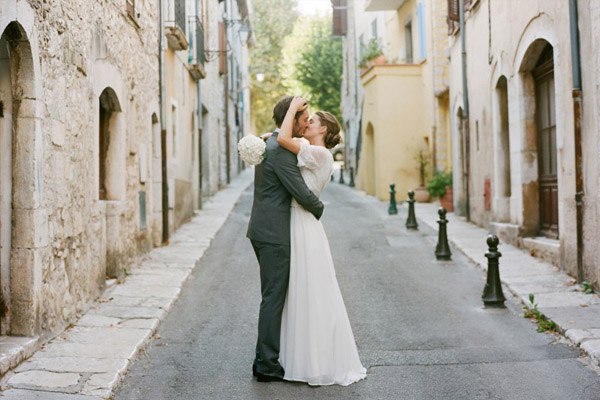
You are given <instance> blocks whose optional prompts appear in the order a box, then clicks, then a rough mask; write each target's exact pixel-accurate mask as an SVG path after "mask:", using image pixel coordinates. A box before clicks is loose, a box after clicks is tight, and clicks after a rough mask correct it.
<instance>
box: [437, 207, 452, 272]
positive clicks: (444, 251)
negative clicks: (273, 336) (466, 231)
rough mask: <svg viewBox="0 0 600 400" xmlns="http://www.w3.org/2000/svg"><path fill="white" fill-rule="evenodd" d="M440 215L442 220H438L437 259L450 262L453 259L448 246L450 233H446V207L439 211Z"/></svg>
mask: <svg viewBox="0 0 600 400" xmlns="http://www.w3.org/2000/svg"><path fill="white" fill-rule="evenodd" d="M438 215H439V216H440V219H439V220H438V222H437V223H438V225H439V226H440V227H439V230H438V242H437V246H436V247H435V258H437V259H438V260H446V261H447V260H450V259H451V257H452V252H451V251H450V246H449V245H448V233H447V231H446V225H448V220H447V219H446V209H445V208H444V207H440V208H439V210H438Z"/></svg>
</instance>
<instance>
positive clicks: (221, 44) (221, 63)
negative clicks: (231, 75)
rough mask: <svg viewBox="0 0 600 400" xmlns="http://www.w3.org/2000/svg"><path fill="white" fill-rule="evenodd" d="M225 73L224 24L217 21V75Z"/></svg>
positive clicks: (225, 42)
mask: <svg viewBox="0 0 600 400" xmlns="http://www.w3.org/2000/svg"><path fill="white" fill-rule="evenodd" d="M226 73H227V38H226V37H225V24H224V23H223V21H219V75H225V74H226Z"/></svg>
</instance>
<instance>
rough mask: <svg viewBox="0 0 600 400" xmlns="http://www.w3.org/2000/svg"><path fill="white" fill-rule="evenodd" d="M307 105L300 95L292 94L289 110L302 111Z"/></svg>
mask: <svg viewBox="0 0 600 400" xmlns="http://www.w3.org/2000/svg"><path fill="white" fill-rule="evenodd" d="M307 107H308V104H306V99H304V98H303V97H301V96H294V98H293V99H292V102H291V103H290V110H293V111H294V112H299V111H304V110H305V109H306V108H307Z"/></svg>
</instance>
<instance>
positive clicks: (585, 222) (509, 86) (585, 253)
mask: <svg viewBox="0 0 600 400" xmlns="http://www.w3.org/2000/svg"><path fill="white" fill-rule="evenodd" d="M448 4H449V8H448V21H449V53H450V61H451V72H450V109H451V120H452V123H451V125H452V130H453V150H454V151H453V154H454V165H455V168H454V186H455V187H454V193H455V201H456V206H457V209H458V210H461V211H462V213H463V214H465V215H466V216H467V217H468V218H469V219H470V220H471V221H473V222H474V223H476V224H479V225H482V226H485V227H488V228H489V229H490V230H491V231H493V232H496V233H498V234H499V236H500V237H501V239H503V240H504V241H505V242H509V243H512V244H515V245H518V246H521V247H523V248H525V249H528V250H529V251H530V252H531V253H532V254H535V255H538V256H540V257H543V258H545V259H547V260H549V261H551V262H553V263H554V264H556V265H557V266H559V267H560V268H561V269H562V270H564V271H566V272H568V273H569V274H571V275H572V276H574V277H577V278H578V279H579V280H583V279H588V280H590V281H592V282H596V283H597V282H598V279H599V278H600V269H599V268H598V267H597V263H596V262H595V260H597V256H598V251H599V249H598V245H597V242H598V240H597V238H598V232H599V231H598V227H599V226H600V224H599V223H598V222H599V218H598V217H599V214H598V210H597V208H598V207H597V202H598V176H599V174H598V165H597V161H596V160H597V158H598V157H597V154H598V150H599V148H598V146H599V143H598V139H597V136H598V135H597V132H598V128H599V127H598V122H597V121H598V118H597V116H598V110H597V106H596V102H597V99H598V98H599V97H598V95H599V93H598V79H599V78H598V48H597V46H596V45H595V41H594V35H595V34H596V33H597V32H598V26H599V25H598V22H600V18H599V16H600V8H599V6H598V5H597V4H595V2H576V1H574V2H569V1H561V2H548V1H541V0H538V1H528V2H520V1H514V0H507V1H503V2H493V1H489V0H465V2H464V4H463V7H461V3H460V2H459V0H452V1H450V2H449V3H448ZM573 6H575V7H573ZM461 8H462V10H464V14H463V15H464V18H463V20H464V26H462V27H461V15H460V14H461ZM574 11H578V15H579V19H577V16H576V13H574ZM571 26H573V27H575V29H574V30H571V29H570V28H571ZM578 33H580V43H581V53H580V55H579V56H577V52H576V51H575V53H572V51H573V50H574V49H575V50H576V48H577V45H576V43H577V34H578ZM462 39H464V42H465V46H464V52H465V54H466V57H465V65H466V69H465V71H464V72H463V68H462V65H463V56H462V52H463V47H462V45H461V40H462ZM580 60H585V62H584V63H581V61H580ZM578 65H581V67H580V68H578V67H577V66H578ZM579 69H581V72H582V74H581V76H582V77H583V86H581V85H580V86H579V87H578V88H577V87H576V81H575V80H574V78H573V77H574V76H575V75H576V74H577V72H578V70H579ZM465 89H466V90H465ZM579 93H583V102H582V103H580V102H579V101H578V94H579ZM579 105H581V106H582V110H584V112H583V113H582V112H581V109H578V107H579ZM579 125H581V126H582V127H583V128H582V129H581V131H580V130H579V129H578V128H577V127H578V126H579ZM578 154H580V155H581V157H579V156H578ZM579 160H581V162H579ZM576 194H579V195H578V196H576ZM577 198H581V199H582V201H581V202H580V203H579V204H580V205H581V206H580V207H578V201H577ZM578 255H580V257H578Z"/></svg>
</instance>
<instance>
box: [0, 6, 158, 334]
mask: <svg viewBox="0 0 600 400" xmlns="http://www.w3.org/2000/svg"><path fill="white" fill-rule="evenodd" d="M3 3H4V2H3ZM138 4H140V5H141V6H138V7H140V8H139V9H138V10H137V12H138V13H139V18H136V20H135V21H134V20H133V19H132V18H130V17H129V16H128V15H127V13H126V10H125V2H113V1H93V2H90V1H87V0H73V1H68V2H66V1H52V0H49V1H48V0H44V1H41V0H30V1H24V0H18V1H14V0H9V1H8V4H6V3H5V4H4V5H2V7H1V8H0V18H1V19H0V21H2V26H0V30H2V31H4V30H5V29H6V27H7V24H8V23H10V21H17V23H19V25H20V26H25V27H26V29H24V31H25V32H26V34H27V39H28V40H29V41H30V44H31V47H32V48H33V49H34V50H37V52H36V54H34V55H33V58H34V59H35V60H36V61H37V60H39V70H35V71H34V73H33V74H32V75H31V78H32V80H33V82H31V83H32V84H33V85H34V86H35V87H38V88H39V92H37V94H36V98H35V100H36V102H37V103H36V104H35V106H36V107H38V115H37V117H38V119H37V120H36V121H35V123H36V124H39V130H40V132H41V142H40V143H39V145H41V146H40V149H39V151H37V150H36V151H35V152H34V151H32V150H33V148H34V147H35V146H36V145H37V144H36V143H34V142H33V141H30V142H22V143H21V142H19V143H18V146H23V147H24V148H29V149H31V150H25V152H31V153H32V154H33V155H34V157H37V158H35V159H34V162H35V165H36V168H37V172H39V176H38V178H39V179H40V181H39V182H36V183H35V185H33V186H31V185H29V186H27V185H26V183H23V182H20V181H19V180H18V179H17V180H13V182H12V184H13V193H14V195H17V194H18V193H19V192H20V191H21V190H23V189H25V192H26V193H25V194H24V196H31V197H32V198H36V197H39V199H40V200H39V206H38V207H36V208H35V209H33V210H30V209H24V210H23V211H20V210H13V221H14V220H19V219H22V218H21V216H20V215H19V213H21V212H25V213H28V214H31V213H32V212H33V216H34V217H33V220H32V224H31V225H29V226H28V225H27V224H19V227H22V230H16V231H13V233H12V236H13V238H15V239H16V241H15V240H14V241H13V251H12V257H11V260H10V264H11V265H10V277H8V276H6V274H5V273H4V274H3V275H2V277H1V279H2V282H3V284H4V282H6V280H8V279H10V281H11V283H10V287H11V291H12V293H11V296H13V297H14V295H15V294H16V293H17V291H18V290H16V289H17V288H18V286H19V284H23V285H24V286H26V287H27V288H26V290H29V291H31V292H33V295H32V296H31V298H30V300H28V301H25V302H22V301H18V300H17V301H13V302H12V304H10V306H9V313H10V315H11V316H12V324H11V326H12V328H11V329H4V328H5V327H3V331H8V332H10V333H14V334H34V333H39V332H55V331H58V330H60V329H61V328H62V327H63V326H64V325H65V324H66V323H68V322H69V321H71V320H73V319H74V318H75V317H76V316H77V313H78V312H79V311H80V310H82V309H85V308H86V304H87V303H88V302H89V301H90V300H92V299H94V298H95V297H96V296H97V294H98V293H99V290H100V289H101V288H102V287H103V285H104V281H105V277H106V274H107V271H108V272H109V273H112V274H119V273H121V272H122V271H123V269H124V268H126V267H127V266H128V265H129V263H130V262H131V261H133V259H134V258H135V256H136V255H138V254H140V253H141V252H143V251H146V250H147V249H148V248H149V247H150V246H151V239H150V238H151V229H152V228H151V227H152V226H153V224H152V223H148V227H149V228H147V229H141V228H140V215H139V209H140V208H139V196H140V195H139V192H146V194H147V195H146V198H147V199H148V201H149V204H147V210H151V209H152V204H151V202H152V200H151V199H152V198H153V196H152V193H151V190H152V188H151V187H149V182H151V175H150V174H151V172H152V169H151V168H150V166H149V165H148V162H149V157H147V153H148V151H149V149H151V148H152V136H151V132H152V129H151V116H152V114H153V113H157V112H158V81H157V79H156V76H157V69H158V68H157V66H158V64H157V63H158V58H157V51H158V46H157V40H156V38H157V35H158V25H157V21H158V18H157V5H156V4H157V1H155V0H147V1H144V2H138ZM29 17H31V18H32V19H31V21H30V23H28V22H27V21H26V20H27V18H29ZM21 22H22V23H21ZM13 60H14V58H13ZM13 60H11V61H13ZM106 88H110V89H111V90H112V91H113V92H114V94H115V97H116V100H117V101H118V107H119V109H120V111H119V112H116V113H115V114H114V116H113V122H114V124H112V123H111V128H110V129H111V132H110V138H111V140H113V143H112V145H113V147H110V145H109V147H110V149H111V150H110V151H109V152H110V154H111V156H110V157H111V159H110V161H109V162H108V166H107V168H108V169H109V170H111V168H112V170H111V172H110V174H112V175H111V176H112V178H111V179H113V181H112V183H111V184H113V185H114V188H115V190H114V193H113V195H112V197H111V199H110V200H109V201H104V200H99V189H98V188H99V176H98V165H99V161H98V157H99V148H98V137H99V97H100V94H101V93H102V92H103V91H104V90H105V89H106ZM14 93H15V92H14V91H13V97H14V96H17V94H14ZM20 112H23V110H21V111H20ZM15 118H16V116H15ZM15 120H17V121H18V119H17V118H16V119H15ZM35 129H38V128H35ZM14 139H15V140H17V141H18V140H20V138H19V137H15V138H14ZM117 144H118V145H119V148H115V147H116V145H117ZM120 146H123V147H120ZM17 151H18V150H17ZM29 172H30V171H28V170H27V168H26V167H25V166H24V165H22V163H20V162H13V177H15V176H20V174H25V173H29ZM14 195H13V196H14ZM13 198H14V197H13ZM146 219H147V220H148V221H149V222H150V214H148V215H146ZM33 230H41V231H40V232H39V235H38V236H39V240H38V242H39V243H37V244H36V243H19V241H21V240H25V238H27V237H30V236H31V231H33ZM19 248H20V249H22V250H18V249H19ZM15 249H16V250H15ZM25 249H34V250H35V251H34V252H33V253H32V255H31V256H27V253H26V252H24V250H25ZM31 259H33V260H34V261H33V265H34V266H33V267H32V268H33V272H32V273H33V275H34V277H33V278H32V279H30V278H29V277H27V276H24V275H23V274H24V273H25V272H23V271H27V270H28V269H31V268H30V267H26V265H27V264H29V265H31V264H32V263H31V261H32V260H31ZM37 265H39V271H38V270H37V269H36V268H37ZM3 290H4V293H3V294H5V291H6V287H4V286H3ZM11 296H8V297H11ZM13 300H14V299H13ZM23 316H27V318H24V317H23ZM25 319H26V321H25ZM3 322H6V321H3Z"/></svg>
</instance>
